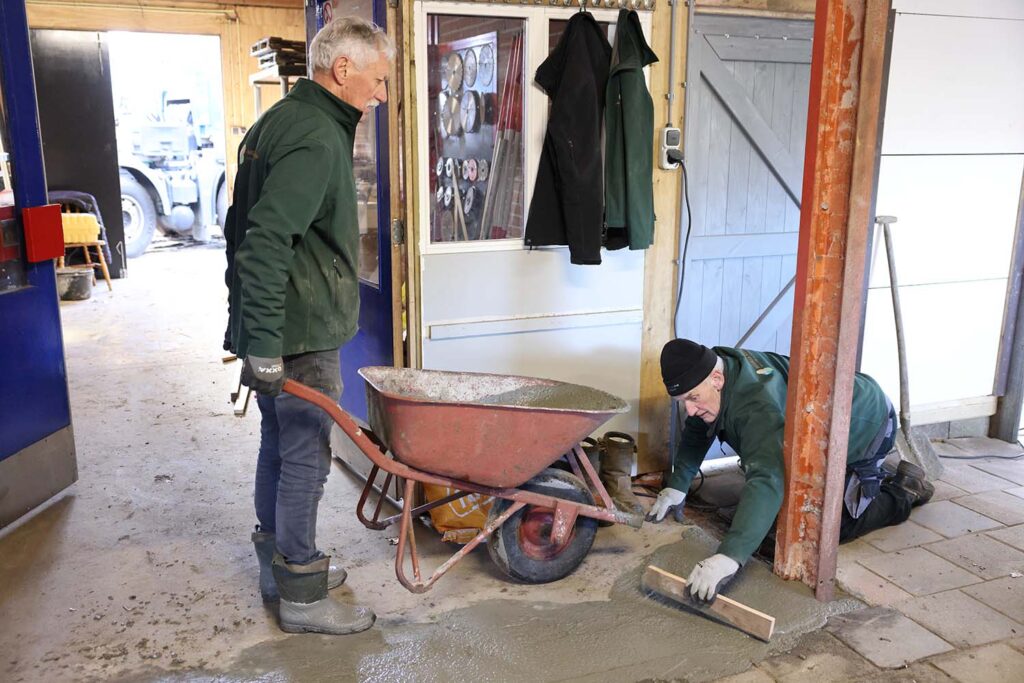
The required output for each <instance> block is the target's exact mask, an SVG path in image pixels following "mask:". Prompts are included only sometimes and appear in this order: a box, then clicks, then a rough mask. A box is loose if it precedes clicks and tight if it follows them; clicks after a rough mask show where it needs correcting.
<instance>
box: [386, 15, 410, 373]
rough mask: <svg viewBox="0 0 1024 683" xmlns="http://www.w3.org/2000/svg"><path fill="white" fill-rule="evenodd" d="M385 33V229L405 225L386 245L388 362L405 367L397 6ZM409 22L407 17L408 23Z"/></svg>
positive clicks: (404, 55) (401, 55) (401, 56)
mask: <svg viewBox="0 0 1024 683" xmlns="http://www.w3.org/2000/svg"><path fill="white" fill-rule="evenodd" d="M386 12H387V14H386V16H387V22H386V23H387V32H388V35H389V36H390V37H391V40H393V41H394V43H395V64H394V67H393V68H392V70H391V74H390V77H389V82H388V185H389V187H390V213H391V221H392V225H390V226H385V229H388V230H390V228H391V227H392V226H393V225H394V222H395V221H396V220H397V221H401V223H402V225H403V226H405V233H406V239H405V241H404V242H403V243H401V244H399V243H396V242H395V235H394V232H393V231H392V233H391V234H390V235H389V237H390V239H389V240H388V243H389V244H390V245H391V353H392V359H393V360H392V363H393V364H394V366H395V367H398V368H401V367H405V365H406V359H405V335H404V332H405V330H404V320H405V316H404V315H403V313H404V308H403V306H404V297H403V296H402V292H403V287H404V286H405V283H406V282H407V278H406V262H405V258H406V252H405V250H406V244H407V243H408V232H409V229H408V226H409V219H410V216H409V214H408V213H407V212H406V205H407V202H406V197H407V196H408V194H407V191H408V188H406V186H405V176H404V175H403V171H404V168H403V165H402V163H401V161H402V156H403V148H404V146H405V138H406V136H407V135H408V130H407V129H406V128H405V126H404V125H403V124H404V121H403V116H404V110H405V93H406V92H408V89H407V88H406V87H405V67H404V62H405V61H406V60H407V59H409V58H410V57H409V54H408V52H406V44H405V41H404V40H403V39H402V38H403V36H404V28H403V27H404V24H405V21H406V18H405V17H403V16H402V9H401V7H399V6H398V5H397V4H396V5H392V4H391V3H388V5H387V10H386ZM411 20H412V19H411V18H409V21H411Z"/></svg>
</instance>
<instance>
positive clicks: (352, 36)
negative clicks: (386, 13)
mask: <svg viewBox="0 0 1024 683" xmlns="http://www.w3.org/2000/svg"><path fill="white" fill-rule="evenodd" d="M381 52H383V53H385V54H386V55H387V58H388V61H393V60H394V58H395V44H394V42H393V41H392V40H391V38H390V37H389V36H388V34H387V33H385V32H384V29H382V28H381V27H380V26H377V24H375V23H373V22H372V21H367V20H366V19H362V18H360V17H337V18H335V19H334V20H333V21H331V23H329V24H327V25H326V26H324V27H323V28H322V29H320V31H319V32H318V33H317V34H316V35H315V36H314V37H313V40H312V41H311V42H310V44H309V73H310V75H311V76H312V75H313V74H314V73H316V72H317V71H330V70H331V69H332V68H334V62H336V61H337V60H338V58H339V57H348V58H349V59H351V60H352V62H353V63H354V64H355V67H356V68H357V69H365V68H366V67H367V65H369V64H370V63H371V62H373V61H375V60H376V59H377V55H379V54H380V53H381Z"/></svg>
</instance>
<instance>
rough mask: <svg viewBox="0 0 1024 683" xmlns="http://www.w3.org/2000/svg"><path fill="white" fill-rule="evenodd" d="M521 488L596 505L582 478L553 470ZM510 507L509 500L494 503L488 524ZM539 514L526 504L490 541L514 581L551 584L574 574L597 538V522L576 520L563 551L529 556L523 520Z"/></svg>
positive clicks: (490, 548) (496, 557) (490, 549)
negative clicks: (551, 554) (544, 556)
mask: <svg viewBox="0 0 1024 683" xmlns="http://www.w3.org/2000/svg"><path fill="white" fill-rule="evenodd" d="M567 485H568V486H567ZM520 488H522V489H524V490H526V491H532V492H534V493H543V494H545V495H549V496H554V497H556V498H563V499H566V500H571V501H575V502H578V503H585V504H588V505H593V504H594V499H593V497H592V496H591V495H590V491H588V490H587V487H586V486H585V485H584V484H583V482H582V481H580V480H579V478H577V477H576V476H575V475H573V474H570V473H568V472H563V471H561V470H558V469H554V468H550V467H549V468H548V469H546V470H544V471H543V472H541V473H540V474H538V475H537V476H536V477H534V478H533V479H531V480H530V481H528V482H526V483H525V484H523V485H522V486H521V487H520ZM511 505H512V501H510V500H503V499H498V500H495V501H494V505H493V506H492V507H491V512H490V515H489V516H488V519H487V522H488V523H491V522H492V521H494V520H495V519H497V518H498V517H499V516H501V515H502V514H503V513H504V512H505V511H506V510H508V508H509V507H510V506H511ZM537 514H543V512H542V511H540V510H537V509H535V508H534V507H533V506H530V505H527V506H526V507H524V508H522V509H521V510H519V511H517V512H516V513H515V514H514V515H512V516H511V517H509V518H508V520H506V521H505V523H504V524H502V525H501V526H500V527H498V529H497V530H495V532H494V533H493V534H491V536H490V538H489V539H488V542H487V551H488V553H490V556H491V559H492V560H494V563H495V564H496V565H498V568H499V569H501V571H503V572H504V573H505V574H507V575H508V576H510V577H511V578H513V579H515V580H517V581H522V582H524V583H550V582H552V581H558V580H559V579H562V578H565V577H566V576H568V575H569V574H571V573H573V572H574V571H575V570H576V568H577V567H579V566H580V563H582V562H583V559H584V558H585V557H586V556H587V553H588V552H590V547H591V546H592V545H593V544H594V536H595V535H596V534H597V520H596V519H594V518H593V517H583V516H580V517H577V518H576V526H575V527H574V529H573V533H572V535H571V536H570V537H569V540H568V542H566V544H565V545H564V546H563V547H562V548H561V549H558V550H557V551H554V552H555V554H554V555H553V556H551V557H548V558H538V557H537V556H536V554H535V553H534V554H533V555H531V554H530V550H529V549H527V548H526V547H525V546H524V541H523V537H522V536H521V530H523V529H524V526H523V523H524V520H526V519H527V518H528V516H531V517H532V516H534V515H537ZM552 550H554V549H552Z"/></svg>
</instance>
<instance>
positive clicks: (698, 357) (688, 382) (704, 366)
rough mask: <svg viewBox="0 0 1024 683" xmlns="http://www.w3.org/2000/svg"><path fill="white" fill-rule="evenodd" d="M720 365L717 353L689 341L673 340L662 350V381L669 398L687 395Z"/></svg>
mask: <svg viewBox="0 0 1024 683" xmlns="http://www.w3.org/2000/svg"><path fill="white" fill-rule="evenodd" d="M717 363H718V356H717V355H715V352H714V351H712V350H711V349H709V348H708V347H706V346H704V345H703V344H697V343H696V342H692V341H690V340H689V339H673V340H672V341H670V342H669V343H668V344H665V348H663V349H662V350H661V379H662V380H664V382H665V389H667V390H668V395H669V396H679V395H680V394H685V393H686V392H687V391H689V390H690V389H693V388H694V387H695V386H697V385H698V384H700V383H701V382H703V381H704V379H705V378H706V377H707V376H708V375H710V374H711V371H712V370H714V369H715V365H716V364H717Z"/></svg>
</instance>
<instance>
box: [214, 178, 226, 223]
mask: <svg viewBox="0 0 1024 683" xmlns="http://www.w3.org/2000/svg"><path fill="white" fill-rule="evenodd" d="M227 222H228V181H227V180H226V179H224V178H221V181H220V187H219V188H217V225H219V226H220V233H221V234H222V235H223V234H224V225H225V224H226V223H227Z"/></svg>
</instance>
